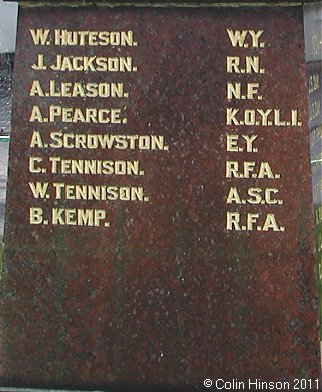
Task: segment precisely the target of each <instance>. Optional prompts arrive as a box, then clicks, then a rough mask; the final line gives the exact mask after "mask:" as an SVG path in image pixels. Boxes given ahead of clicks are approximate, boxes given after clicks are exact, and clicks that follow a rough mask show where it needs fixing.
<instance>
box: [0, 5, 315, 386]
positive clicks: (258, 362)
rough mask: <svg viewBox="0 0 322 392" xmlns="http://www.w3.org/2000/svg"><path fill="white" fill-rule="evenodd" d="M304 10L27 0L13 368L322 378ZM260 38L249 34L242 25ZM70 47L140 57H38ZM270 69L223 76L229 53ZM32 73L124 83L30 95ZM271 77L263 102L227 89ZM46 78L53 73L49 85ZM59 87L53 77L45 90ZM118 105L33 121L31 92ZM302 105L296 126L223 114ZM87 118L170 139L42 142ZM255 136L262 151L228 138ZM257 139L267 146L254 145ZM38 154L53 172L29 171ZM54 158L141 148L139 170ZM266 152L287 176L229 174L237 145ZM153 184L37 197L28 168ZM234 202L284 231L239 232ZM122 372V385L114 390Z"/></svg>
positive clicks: (6, 344)
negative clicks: (118, 196) (119, 65)
mask: <svg viewBox="0 0 322 392" xmlns="http://www.w3.org/2000/svg"><path fill="white" fill-rule="evenodd" d="M302 17H303V16H302V10H301V8H294V7H293V8H273V7H271V8H263V9H260V8H256V9H253V8H244V9H238V8H233V9H225V8H223V9H171V8H170V9H153V8H145V9H131V8H127V9H113V10H108V9H105V10H102V9H97V8H94V7H93V8H86V9H80V8H52V9H48V8H22V9H21V10H20V15H19V29H18V41H17V53H16V62H15V76H14V81H15V83H14V84H15V87H14V90H15V91H14V104H13V113H14V114H13V130H12V142H11V150H10V169H9V184H8V204H7V216H6V229H5V260H4V265H3V268H2V274H1V288H2V294H1V355H0V359H1V367H0V384H2V385H7V386H24V387H27V386H29V387H31V386H32V387H51V388H54V387H55V388H67V387H69V388H77V389H81V388H88V389H91V388H97V389H105V390H113V391H114V390H122V391H126V390H134V391H147V390H149V389H151V390H153V391H155V390H173V391H179V390H180V389H182V390H184V391H187V390H189V389H194V390H202V388H203V381H204V379H206V378H210V379H212V380H216V379H219V378H221V379H223V380H225V381H232V380H233V379H237V380H238V381H244V382H245V383H247V382H248V379H249V378H250V379H252V380H254V379H261V380H262V381H272V382H273V381H278V380H287V381H289V382H290V383H291V386H293V384H292V383H293V381H294V379H296V378H301V379H316V378H317V377H318V368H319V354H318V349H319V345H318V331H317V320H318V310H317V289H316V286H317V284H316V268H315V260H314V255H313V213H312V195H311V177H310V158H309V131H308V127H307V125H306V124H307V91H306V66H305V59H304V38H303V27H302V23H303V21H302ZM30 28H47V29H50V30H53V29H68V30H82V31H87V30H109V31H128V30H133V32H134V36H135V39H136V40H137V42H138V46H131V47H129V46H126V47H120V51H118V49H119V48H118V47H115V48H112V47H109V46H107V47H102V46H95V47H89V46H86V47H73V46H69V47H66V46H65V47H64V46H53V45H48V46H47V45H45V46H42V47H39V46H35V45H33V44H32V40H31V36H30V33H29V29H30ZM226 29H232V30H234V29H237V30H238V29H239V30H241V29H245V30H246V29H250V30H254V31H257V30H263V31H264V33H263V36H262V37H261V41H263V42H265V47H258V48H250V47H248V48H244V47H241V48H240V47H237V48H233V47H232V45H231V43H230V40H229V37H228V34H227V31H226ZM247 42H248V41H247ZM39 53H42V54H44V58H45V61H46V63H47V64H48V65H49V64H51V62H53V61H54V57H55V56H56V54H63V55H65V56H94V55H96V56H111V55H114V56H115V55H122V56H131V57H133V61H134V63H135V65H136V66H137V67H138V71H137V72H124V73H123V74H121V75H120V74H117V73H115V74H112V73H104V72H92V71H90V72H87V73H86V72H80V71H78V72H55V71H53V70H51V69H47V70H46V71H34V70H32V69H31V68H30V66H31V65H32V64H33V63H34V62H35V61H36V57H37V54H39ZM245 55H248V56H259V57H260V62H261V67H263V68H265V73H263V74H259V73H258V74H257V73H251V74H244V75H242V74H241V73H240V74H233V73H230V74H228V73H227V72H226V62H227V60H226V57H227V56H240V57H241V58H243V59H244V56H245ZM33 80H39V81H40V83H42V85H43V86H46V83H48V81H49V80H56V81H69V82H77V81H78V82H79V81H82V82H84V83H85V82H93V81H95V82H103V81H119V82H123V83H124V84H125V86H126V91H129V93H130V95H129V97H128V98H96V99H93V98H87V99H83V98H54V97H52V98H48V97H44V98H40V97H36V96H35V97H30V96H29V90H30V87H31V84H32V81H33ZM228 81H230V82H234V81H235V82H243V83H244V82H259V83H260V93H261V94H262V100H257V99H256V100H247V99H246V100H236V99H234V100H232V101H231V102H229V101H228V99H227V93H226V91H227V82H228ZM47 90H48V88H47ZM47 90H46V91H47ZM50 104H54V105H57V104H58V105H62V106H66V107H68V106H78V107H81V108H85V107H121V108H122V110H124V114H125V115H126V118H127V119H128V122H127V124H116V125H106V124H83V123H74V124H71V123H61V122H59V121H56V123H35V122H34V123H31V122H29V119H30V113H31V109H32V106H33V105H39V106H40V107H41V108H42V110H45V108H46V107H48V106H49V105H50ZM228 107H236V108H240V110H245V109H247V108H256V109H268V108H272V109H274V108H279V109H280V110H281V113H282V115H284V114H285V113H290V111H291V110H298V120H299V121H301V122H302V123H303V125H300V126H261V125H254V126H253V127H252V126H245V125H238V126H237V125H232V126H228V125H227V124H226V122H227V120H226V108H228ZM285 116H286V115H285ZM59 129H61V130H62V131H63V132H64V133H66V132H69V133H74V134H81V133H83V134H112V135H117V134H123V135H132V134H139V135H151V134H154V135H164V137H165V140H166V143H167V145H168V146H169V151H159V150H154V151H153V150H142V151H140V150H137V149H136V150H130V149H125V150H117V149H81V148H79V149H68V148H65V149H64V148H61V149H54V148H51V147H48V146H47V147H45V146H44V148H36V147H34V148H31V147H30V143H31V136H32V132H33V131H34V130H38V131H39V132H40V133H41V136H42V138H43V142H44V143H45V144H49V143H50V139H49V138H50V133H51V132H53V131H57V130H59ZM229 134H237V135H257V141H256V147H257V148H258V152H255V151H251V152H246V151H245V150H244V151H243V152H229V151H227V135H229ZM254 145H255V144H254ZM30 157H40V158H42V159H43V160H42V161H41V163H40V166H41V167H42V168H45V169H46V170H47V172H46V173H30V172H29V169H28V166H29V158H30ZM49 157H61V158H65V159H105V160H106V159H119V160H124V159H126V160H139V161H140V166H141V168H142V170H144V172H145V175H143V176H116V175H112V176H109V175H79V174H73V175H70V174H69V175H68V174H65V175H62V174H59V173H56V174H55V173H50V164H49ZM228 160H232V161H238V162H244V161H254V162H269V164H270V167H271V169H272V171H273V173H280V175H281V177H280V179H278V178H273V179H271V178H264V179H259V178H256V179H255V178H249V179H245V178H226V174H225V167H226V161H228ZM36 181H39V182H49V183H50V184H52V183H53V182H57V183H59V182H64V183H68V184H94V185H123V186H143V187H144V190H145V193H146V195H147V196H149V201H146V202H138V201H136V202H133V201H131V202H125V201H120V200H118V201H108V202H106V201H94V200H85V201H84V200H55V198H54V191H53V189H52V188H50V191H49V198H47V199H46V198H45V199H35V198H34V197H33V195H32V192H31V188H30V186H29V185H28V183H29V182H36ZM231 187H237V188H238V189H240V190H241V192H245V190H247V189H248V188H249V187H259V188H267V187H271V188H278V190H279V193H278V197H277V198H278V199H282V200H283V201H284V203H283V204H282V205H275V204H274V205H270V204H259V205H258V204H253V205H252V204H249V203H248V204H238V205H236V204H235V205H234V204H232V205H228V204H227V203H226V201H227V195H228V192H229V189H230V188H231ZM30 207H40V208H42V209H43V211H44V213H45V214H47V215H48V214H49V211H50V210H51V209H52V208H53V207H60V208H95V209H104V210H106V211H107V216H108V221H110V222H111V226H110V228H107V227H103V226H101V227H88V226H72V225H71V226H63V225H55V226H53V225H51V224H50V222H49V224H48V225H43V224H40V225H30V224H29V208H30ZM227 211H239V212H241V213H257V212H258V213H260V214H261V216H262V215H263V214H264V215H266V214H267V213H274V214H275V216H276V219H277V220H278V224H279V227H280V226H283V227H285V231H272V230H269V231H267V232H264V231H257V230H253V231H236V230H235V231H234V230H231V231H229V230H226V213H227ZM113 388H114V389H113Z"/></svg>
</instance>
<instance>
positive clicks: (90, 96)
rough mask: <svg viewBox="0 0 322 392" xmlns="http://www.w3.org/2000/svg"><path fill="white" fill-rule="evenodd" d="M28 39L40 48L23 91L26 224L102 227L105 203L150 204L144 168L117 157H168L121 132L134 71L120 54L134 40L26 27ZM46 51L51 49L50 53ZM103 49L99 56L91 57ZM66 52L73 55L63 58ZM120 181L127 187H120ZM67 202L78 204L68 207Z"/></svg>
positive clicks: (151, 142)
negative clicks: (26, 100) (27, 129)
mask: <svg viewBox="0 0 322 392" xmlns="http://www.w3.org/2000/svg"><path fill="white" fill-rule="evenodd" d="M29 34H30V37H29V39H30V40H31V42H32V44H33V46H35V47H36V48H37V49H39V52H38V53H37V54H36V58H35V61H34V63H33V64H30V69H31V70H32V72H33V75H34V79H33V80H32V83H31V85H30V91H29V95H30V97H31V101H30V102H31V107H30V110H29V113H30V115H29V119H28V120H29V123H30V124H31V126H32V127H33V130H32V133H31V135H30V143H29V147H30V156H29V163H28V167H29V173H30V175H31V176H32V180H31V181H30V182H29V190H30V192H31V195H32V198H33V200H34V202H33V203H32V205H31V206H30V209H29V223H30V224H31V225H54V226H56V225H67V226H91V227H99V226H103V227H107V228H109V227H110V226H111V224H112V222H111V221H110V216H109V211H108V209H107V208H105V204H106V203H112V202H115V201H122V202H133V201H135V202H142V203H145V202H149V200H150V198H149V196H148V192H147V190H146V189H145V187H144V186H143V185H142V177H144V175H145V170H146V168H143V167H142V163H141V161H140V160H138V159H131V160H129V159H126V157H124V159H122V154H125V155H126V152H127V151H129V152H130V153H131V152H133V151H134V153H137V152H145V151H149V150H159V151H169V146H168V145H167V143H166V141H165V138H164V136H161V135H148V134H141V132H140V130H131V133H128V128H126V125H127V124H128V118H127V108H128V106H129V104H130V100H131V92H130V87H131V83H135V75H136V74H137V73H138V72H139V70H138V67H137V65H135V59H133V58H132V57H131V56H129V55H125V56H122V55H121V54H122V51H123V50H126V48H128V47H130V48H131V47H133V48H135V47H137V46H138V42H137V41H136V39H135V34H134V32H133V31H113V32H110V31H68V30H62V29H52V30H51V29H46V28H37V29H29ZM46 47H50V48H51V53H50V54H48V51H45V49H44V48H46ZM102 47H104V48H105V52H106V56H102V55H98V54H96V50H98V49H99V48H102ZM66 48H68V49H69V50H70V51H72V53H73V55H68V56H66V55H64V54H62V53H61V52H66ZM78 52H79V53H78ZM84 52H85V54H87V52H90V55H84ZM126 74H130V75H132V77H131V78H130V80H131V83H130V82H128V83H126V82H124V81H123V79H126V80H129V78H128V77H125V75H126ZM101 75H104V76H103V78H102V76H101ZM85 80H86V81H85ZM102 80H104V81H102ZM48 125H49V126H48ZM129 125H131V124H129ZM98 131H100V132H98ZM117 150H120V152H119V153H117V159H113V157H114V151H117ZM93 151H96V152H97V154H95V158H93ZM69 155H70V156H69ZM97 156H98V157H104V159H97ZM77 176H80V177H77ZM127 177H130V178H131V179H132V180H130V181H131V182H132V181H133V183H134V184H133V185H132V184H131V185H125V184H128V182H127V180H126V178H127ZM78 178H79V180H78V182H76V181H75V179H78ZM118 178H120V180H119V181H118V180H116V179H118ZM52 179H54V181H53V180H52ZM66 201H67V203H66ZM68 201H71V202H73V201H78V203H80V204H81V205H78V206H76V205H75V203H73V206H72V207H70V206H69V205H68ZM94 201H98V202H99V203H100V204H99V205H100V206H102V202H105V204H103V207H104V208H98V207H97V206H96V205H93V202H94ZM76 203H77V202H76Z"/></svg>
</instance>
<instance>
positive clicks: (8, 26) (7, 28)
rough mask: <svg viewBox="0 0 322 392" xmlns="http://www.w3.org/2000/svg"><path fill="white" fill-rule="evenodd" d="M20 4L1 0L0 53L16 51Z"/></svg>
mask: <svg viewBox="0 0 322 392" xmlns="http://www.w3.org/2000/svg"><path fill="white" fill-rule="evenodd" d="M17 12H18V4H17V3H13V2H10V3H9V2H5V1H3V0H0V53H3V52H7V53H10V52H14V50H15V42H16V29H17Z"/></svg>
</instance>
